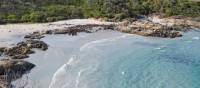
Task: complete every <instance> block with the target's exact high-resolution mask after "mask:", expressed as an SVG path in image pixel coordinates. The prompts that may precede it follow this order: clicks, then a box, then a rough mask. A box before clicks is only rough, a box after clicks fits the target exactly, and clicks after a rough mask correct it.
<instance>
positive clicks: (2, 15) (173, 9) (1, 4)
mask: <svg viewBox="0 0 200 88" xmlns="http://www.w3.org/2000/svg"><path fill="white" fill-rule="evenodd" d="M152 13H159V14H162V15H163V16H173V15H184V16H200V3H199V2H197V1H195V0H0V22H9V23H15V22H52V21H57V20H63V19H72V18H89V17H95V18H103V17H105V18H113V19H118V20H120V19H124V18H128V17H135V16H137V15H140V14H142V15H148V14H152Z"/></svg>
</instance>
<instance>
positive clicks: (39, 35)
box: [24, 32, 44, 39]
mask: <svg viewBox="0 0 200 88" xmlns="http://www.w3.org/2000/svg"><path fill="white" fill-rule="evenodd" d="M24 38H25V39H41V38H44V35H42V33H40V32H33V33H31V34H28V35H25V36H24Z"/></svg>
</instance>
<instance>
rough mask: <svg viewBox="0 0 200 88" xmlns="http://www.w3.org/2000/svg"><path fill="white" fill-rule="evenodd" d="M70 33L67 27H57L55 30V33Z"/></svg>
mask: <svg viewBox="0 0 200 88" xmlns="http://www.w3.org/2000/svg"><path fill="white" fill-rule="evenodd" d="M67 33H69V30H67V29H55V30H53V34H67Z"/></svg>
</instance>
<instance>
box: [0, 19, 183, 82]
mask: <svg viewBox="0 0 200 88" xmlns="http://www.w3.org/2000/svg"><path fill="white" fill-rule="evenodd" d="M77 20H78V19H75V20H71V21H70V20H68V21H59V22H53V23H45V24H40V25H38V24H28V25H30V28H29V27H27V25H26V24H20V25H26V26H25V27H24V28H26V29H24V28H23V27H22V26H21V27H20V25H18V24H16V26H13V27H10V29H9V26H10V25H7V26H8V27H5V28H4V27H2V25H0V30H5V29H6V28H8V30H7V33H12V32H13V31H14V30H17V29H13V28H18V27H19V28H21V30H20V29H19V30H20V31H21V32H19V35H22V36H23V38H22V40H21V41H20V42H16V44H14V46H12V47H2V48H1V50H0V51H1V53H3V56H4V57H3V58H4V59H6V60H8V61H10V62H12V60H13V59H14V60H15V59H20V61H24V59H25V58H28V57H29V55H31V54H34V53H35V52H34V51H33V49H41V50H43V51H46V50H47V49H48V45H47V44H46V43H45V42H43V41H41V39H42V38H44V37H45V36H46V35H58V34H61V35H62V34H67V35H72V36H74V35H77V33H80V32H85V33H94V32H97V31H99V30H109V29H110V30H117V31H120V30H121V29H122V27H120V28H119V27H118V25H121V24H122V26H125V27H126V29H125V30H127V26H129V25H132V23H127V24H128V25H127V24H126V22H125V23H123V22H122V23H119V24H117V25H116V23H109V22H108V23H107V22H105V23H104V22H100V21H96V20H89V19H84V20H82V21H81V20H80V22H77ZM85 21H89V22H88V23H90V24H88V23H87V22H85ZM71 22H75V24H71ZM76 22H77V23H76ZM82 22H85V23H84V24H83V23H82ZM140 22H141V23H140ZM136 23H139V24H136V26H138V25H140V24H143V23H145V22H143V21H136ZM124 24H126V25H124ZM11 25H12V24H11ZM33 25H35V26H37V27H36V28H34V27H32V28H31V26H33ZM145 25H147V26H149V25H152V24H151V23H148V22H147V23H145V24H144V25H142V26H139V28H141V27H143V26H145ZM116 26H117V28H116ZM153 26H157V25H153ZM159 26H160V25H159ZM133 28H134V27H133ZM31 29H32V30H31ZM119 29H120V30H119ZM136 29H137V28H136ZM147 29H149V28H147ZM160 29H161V28H158V30H160ZM24 30H28V31H26V32H23V31H24ZM128 30H133V29H128ZM134 30H135V29H134ZM150 30H151V29H150ZM138 31H139V32H141V30H138ZM146 31H149V30H146V29H145V30H144V32H146ZM169 31H171V30H169ZM169 31H167V32H165V33H169V35H170V32H169ZM121 32H126V33H131V31H130V32H127V31H121ZM142 32H143V31H142ZM20 33H21V34H20ZM172 33H173V32H172ZM13 34H15V33H13ZM131 34H132V33H131ZM133 34H138V35H143V34H140V33H137V32H136V33H133ZM143 36H146V35H143ZM147 36H148V35H147ZM152 36H154V35H152ZM172 36H173V38H175V37H177V36H180V35H172ZM155 37H162V35H161V36H160V35H158V36H157V35H156V36H155ZM164 37H168V36H167V35H166V36H164ZM21 49H22V51H18V50H21ZM23 49H25V51H23ZM16 50H17V51H16ZM36 53H37V52H36ZM4 59H3V60H4ZM1 61H2V60H1ZM22 66H23V65H22ZM31 69H32V68H31ZM29 70H30V69H29ZM8 84H9V85H7V86H11V85H10V83H8Z"/></svg>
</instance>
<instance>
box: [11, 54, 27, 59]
mask: <svg viewBox="0 0 200 88" xmlns="http://www.w3.org/2000/svg"><path fill="white" fill-rule="evenodd" d="M28 57H29V56H28V55H22V54H20V55H14V56H11V59H24V58H28Z"/></svg>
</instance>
